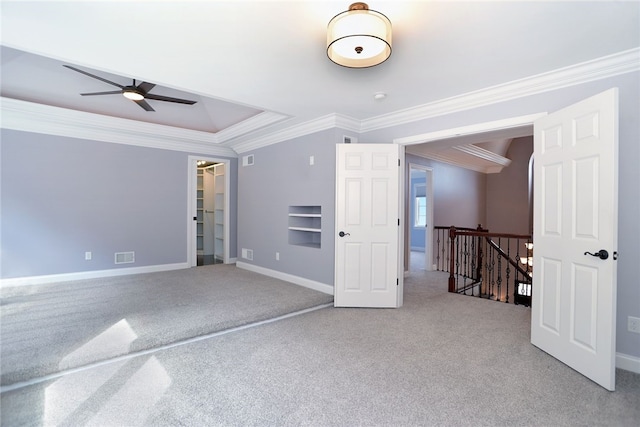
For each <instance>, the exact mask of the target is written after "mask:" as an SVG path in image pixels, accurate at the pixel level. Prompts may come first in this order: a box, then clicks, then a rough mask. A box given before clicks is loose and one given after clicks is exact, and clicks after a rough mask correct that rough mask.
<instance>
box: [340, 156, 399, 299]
mask: <svg viewBox="0 0 640 427" xmlns="http://www.w3.org/2000/svg"><path fill="white" fill-rule="evenodd" d="M336 151H337V153H336V262H335V268H336V272H335V294H334V301H335V306H336V307H399V306H401V305H402V275H401V274H399V267H400V266H402V263H401V258H402V257H401V251H400V242H401V241H400V230H401V228H400V200H399V194H400V192H399V183H400V169H401V167H400V164H401V163H400V158H401V152H400V149H399V146H398V145H396V144H341V145H338V146H337V150H336Z"/></svg>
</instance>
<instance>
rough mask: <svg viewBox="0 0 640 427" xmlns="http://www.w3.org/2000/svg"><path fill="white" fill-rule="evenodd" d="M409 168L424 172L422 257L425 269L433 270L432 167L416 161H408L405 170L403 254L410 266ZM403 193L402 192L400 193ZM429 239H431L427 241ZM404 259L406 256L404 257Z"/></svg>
mask: <svg viewBox="0 0 640 427" xmlns="http://www.w3.org/2000/svg"><path fill="white" fill-rule="evenodd" d="M411 169H418V170H421V171H424V172H425V194H426V196H427V226H426V227H425V241H424V252H425V254H424V257H425V264H424V267H425V270H426V271H433V270H434V268H433V168H432V167H430V166H425V165H421V164H418V163H409V170H408V171H407V180H408V183H407V191H408V193H407V195H406V196H405V197H406V201H405V209H406V211H405V215H407V216H408V218H406V219H405V226H406V228H407V243H408V245H405V250H408V253H407V254H405V256H406V257H407V258H408V259H409V267H411V228H412V225H411V224H410V221H409V219H410V213H409V209H411V200H410V198H411V190H412V187H411ZM401 194H403V193H401ZM429 240H431V241H429ZM405 259H406V258H405Z"/></svg>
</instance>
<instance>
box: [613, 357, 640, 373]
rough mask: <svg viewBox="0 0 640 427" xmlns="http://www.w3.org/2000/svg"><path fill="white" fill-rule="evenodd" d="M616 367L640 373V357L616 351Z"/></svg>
mask: <svg viewBox="0 0 640 427" xmlns="http://www.w3.org/2000/svg"><path fill="white" fill-rule="evenodd" d="M616 368H618V369H624V370H625V371H630V372H635V373H636V374H640V357H636V356H631V355H630V354H624V353H616Z"/></svg>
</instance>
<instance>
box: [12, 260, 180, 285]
mask: <svg viewBox="0 0 640 427" xmlns="http://www.w3.org/2000/svg"><path fill="white" fill-rule="evenodd" d="M183 268H190V266H189V264H188V263H186V262H181V263H176V264H161V265H150V266H145V267H130V268H114V269H110V270H95V271H82V272H78V273H64V274H50V275H46V276H30V277H16V278H12V279H0V288H4V287H10V286H26V285H43V284H46V283H55V282H67V281H70V280H82V279H97V278H101V277H115V276H125V275H127V274H140V273H155V272H159V271H170V270H180V269H183Z"/></svg>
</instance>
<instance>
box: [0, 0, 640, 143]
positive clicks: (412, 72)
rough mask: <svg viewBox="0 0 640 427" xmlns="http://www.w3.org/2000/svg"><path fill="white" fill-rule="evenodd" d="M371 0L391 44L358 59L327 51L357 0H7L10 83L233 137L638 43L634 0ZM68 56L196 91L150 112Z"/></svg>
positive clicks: (100, 109)
mask: <svg viewBox="0 0 640 427" xmlns="http://www.w3.org/2000/svg"><path fill="white" fill-rule="evenodd" d="M368 3H369V7H370V8H371V9H375V10H378V11H380V12H382V13H384V14H385V15H387V16H388V17H389V19H390V20H391V22H392V23H393V53H392V55H391V58H390V59H389V60H388V61H386V62H385V63H383V64H381V65H379V66H377V67H373V68H368V69H348V68H343V67H340V66H338V65H336V64H334V63H332V62H331V61H329V60H328V59H327V57H326V26H327V23H328V22H329V20H330V19H331V18H332V17H333V16H334V15H336V14H337V13H340V12H342V11H344V10H346V9H347V8H348V5H349V2H348V1H346V2H343V1H312V0H310V1H268V0H264V1H244V0H235V1H215V0H212V1H108V2H107V1H104V2H96V1H29V2H26V1H2V18H1V19H2V21H1V24H2V45H3V49H2V52H1V53H2V96H3V97H8V98H16V99H22V100H27V101H32V102H38V103H42V104H48V105H54V106H61V107H65V108H71V109H76V110H81V111H89V112H94V113H99V114H104V115H112V116H119V117H126V118H131V119H134V120H142V121H152V122H154V123H162V124H167V125H170V126H176V127H183V128H188V129H195V130H200V131H205V132H211V133H219V132H222V131H224V130H225V129H226V130H229V129H232V128H234V125H235V127H236V128H238V125H242V126H241V128H242V131H237V132H232V133H231V136H230V137H229V138H228V139H227V140H225V144H227V145H229V146H233V143H234V142H237V141H242V140H243V139H246V138H251V137H255V136H256V135H267V134H268V133H269V132H274V131H276V130H282V129H285V128H287V127H290V126H293V125H295V124H299V123H304V122H307V121H309V120H313V119H316V118H318V117H323V116H325V115H329V114H339V115H341V116H346V117H349V118H352V119H355V120H360V121H362V120H369V119H371V118H375V117H378V116H381V115H386V114H391V113H394V112H399V111H403V110H405V109H412V108H416V107H419V106H421V105H424V104H429V103H434V102H437V101H439V100H444V99H447V98H451V97H454V96H458V95H461V94H465V93H469V92H473V91H477V90H480V89H483V88H487V87H491V86H495V85H498V84H502V83H506V82H512V81H515V80H518V79H522V78H526V77H529V76H534V75H538V74H541V73H546V72H550V71H553V70H557V69H559V68H562V67H567V66H571V65H573V64H577V63H581V62H585V61H589V60H592V59H594V58H600V57H603V56H607V55H611V54H615V53H618V52H622V51H626V50H629V49H634V48H637V47H638V46H640V3H639V2H637V1H627V2H624V1H604V2H594V1H589V2H577V1H530V2H525V1H490V2H486V1H467V2H462V1H397V0H395V1H369V2H368ZM62 64H69V65H73V66H75V67H78V68H81V69H84V70H87V71H89V72H91V73H93V74H98V75H100V76H102V77H105V78H107V79H109V80H112V81H117V82H118V83H120V84H129V83H130V82H131V79H137V80H144V81H148V82H152V83H155V84H157V86H156V87H155V88H154V89H153V90H152V93H156V94H160V95H167V96H173V97H179V98H187V99H193V100H197V103H196V104H195V105H193V106H187V105H181V104H171V103H166V102H157V101H156V102H154V101H150V103H151V104H152V106H153V107H154V108H155V110H156V111H155V112H146V111H144V110H143V109H141V108H140V107H138V106H137V105H135V104H134V103H132V102H130V101H127V100H125V99H124V98H122V97H120V96H118V95H111V96H99V97H82V96H79V93H81V92H91V91H106V90H112V89H113V87H110V86H108V85H107V84H105V83H103V82H100V81H98V80H94V79H91V78H89V77H87V76H85V75H82V74H79V73H76V72H73V71H71V70H69V69H66V68H64V67H62ZM377 92H384V93H386V94H387V97H386V99H384V100H382V101H379V100H375V99H374V98H373V96H374V94H375V93H377ZM258 118H259V120H258ZM478 142H485V141H478ZM490 148H491V147H490Z"/></svg>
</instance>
